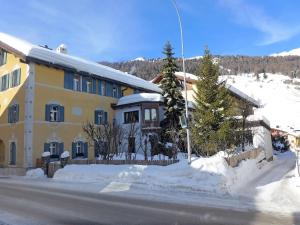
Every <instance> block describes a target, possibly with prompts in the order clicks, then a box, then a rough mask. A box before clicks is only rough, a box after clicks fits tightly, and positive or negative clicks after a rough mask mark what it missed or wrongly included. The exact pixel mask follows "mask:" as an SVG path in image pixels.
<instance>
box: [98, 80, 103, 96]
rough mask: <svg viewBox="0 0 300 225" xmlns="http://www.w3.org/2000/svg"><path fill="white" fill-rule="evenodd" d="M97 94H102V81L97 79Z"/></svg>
mask: <svg viewBox="0 0 300 225" xmlns="http://www.w3.org/2000/svg"><path fill="white" fill-rule="evenodd" d="M98 95H103V93H102V81H101V80H98Z"/></svg>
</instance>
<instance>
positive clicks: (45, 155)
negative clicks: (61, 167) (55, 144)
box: [42, 152, 51, 158]
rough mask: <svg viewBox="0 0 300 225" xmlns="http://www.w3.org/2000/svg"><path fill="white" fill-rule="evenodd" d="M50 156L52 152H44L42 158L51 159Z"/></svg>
mask: <svg viewBox="0 0 300 225" xmlns="http://www.w3.org/2000/svg"><path fill="white" fill-rule="evenodd" d="M50 155H51V153H50V152H43V154H42V157H43V158H45V157H49V156H50Z"/></svg>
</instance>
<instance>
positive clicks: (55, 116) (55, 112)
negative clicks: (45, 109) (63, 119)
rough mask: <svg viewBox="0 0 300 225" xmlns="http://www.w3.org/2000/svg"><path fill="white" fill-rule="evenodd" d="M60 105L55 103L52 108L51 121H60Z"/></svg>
mask: <svg viewBox="0 0 300 225" xmlns="http://www.w3.org/2000/svg"><path fill="white" fill-rule="evenodd" d="M58 117H59V106H58V105H53V106H51V108H50V122H58V121H59V118H58Z"/></svg>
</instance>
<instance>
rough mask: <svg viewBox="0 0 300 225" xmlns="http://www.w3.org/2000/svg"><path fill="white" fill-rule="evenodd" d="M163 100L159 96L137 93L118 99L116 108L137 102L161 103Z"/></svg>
mask: <svg viewBox="0 0 300 225" xmlns="http://www.w3.org/2000/svg"><path fill="white" fill-rule="evenodd" d="M163 101H164V99H163V97H162V95H161V94H156V93H139V94H133V95H128V96H124V97H122V98H120V99H119V101H118V104H117V106H121V105H127V104H132V103H137V102H163Z"/></svg>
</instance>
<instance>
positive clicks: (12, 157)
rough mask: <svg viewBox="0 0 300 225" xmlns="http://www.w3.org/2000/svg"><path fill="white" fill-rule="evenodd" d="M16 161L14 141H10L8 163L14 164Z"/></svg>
mask: <svg viewBox="0 0 300 225" xmlns="http://www.w3.org/2000/svg"><path fill="white" fill-rule="evenodd" d="M16 162H17V147H16V142H11V143H10V146H9V165H16Z"/></svg>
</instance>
